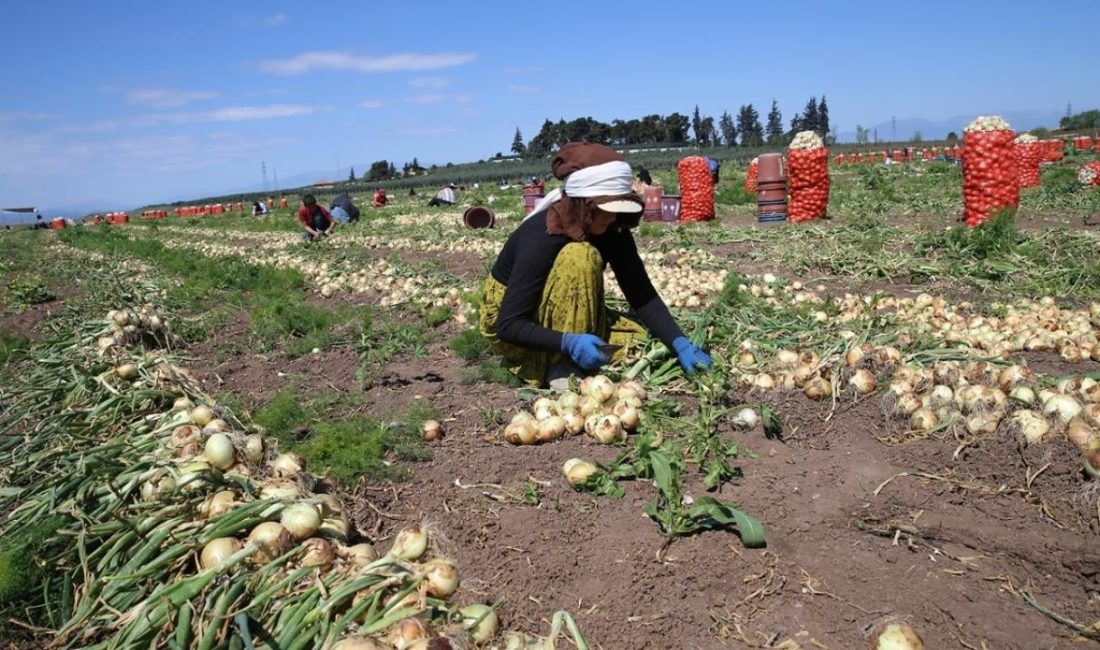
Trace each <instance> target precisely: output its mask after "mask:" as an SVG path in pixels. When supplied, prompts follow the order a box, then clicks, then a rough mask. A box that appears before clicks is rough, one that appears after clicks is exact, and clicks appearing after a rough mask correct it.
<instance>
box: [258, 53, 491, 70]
mask: <svg viewBox="0 0 1100 650" xmlns="http://www.w3.org/2000/svg"><path fill="white" fill-rule="evenodd" d="M476 58H477V56H476V55H474V54H458V53H452V54H418V53H414V52H410V53H405V54H391V55H388V56H357V55H354V54H347V53H344V52H332V51H316V52H303V53H301V54H299V55H297V56H293V57H291V58H289V59H268V60H266V61H261V62H260V70H262V71H264V72H270V73H271V74H281V75H299V74H305V73H307V72H310V71H312V70H352V71H355V72H364V73H370V72H395V71H400V70H435V69H438V68H450V67H453V66H456V65H464V64H466V63H470V62H471V61H473V60H474V59H476Z"/></svg>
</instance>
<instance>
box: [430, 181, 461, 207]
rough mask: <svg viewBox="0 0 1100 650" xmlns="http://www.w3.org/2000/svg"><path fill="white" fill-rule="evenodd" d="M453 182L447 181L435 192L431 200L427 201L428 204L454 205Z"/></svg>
mask: <svg viewBox="0 0 1100 650" xmlns="http://www.w3.org/2000/svg"><path fill="white" fill-rule="evenodd" d="M455 201H456V199H455V184H454V183H448V184H447V185H444V186H443V189H441V190H439V192H437V193H436V195H435V197H434V198H432V200H431V201H428V205H431V206H437V205H454V204H455Z"/></svg>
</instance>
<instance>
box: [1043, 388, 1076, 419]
mask: <svg viewBox="0 0 1100 650" xmlns="http://www.w3.org/2000/svg"><path fill="white" fill-rule="evenodd" d="M1080 412H1081V404H1080V402H1078V401H1077V400H1075V399H1073V398H1072V397H1070V396H1069V395H1059V394H1055V395H1052V396H1051V397H1050V399H1048V400H1047V401H1046V402H1044V403H1043V415H1046V416H1047V417H1052V418H1054V421H1055V423H1056V424H1059V425H1064V424H1066V423H1068V422H1069V421H1070V420H1072V419H1073V418H1075V417H1076V416H1077V414H1078V413H1080Z"/></svg>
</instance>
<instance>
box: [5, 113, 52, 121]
mask: <svg viewBox="0 0 1100 650" xmlns="http://www.w3.org/2000/svg"><path fill="white" fill-rule="evenodd" d="M52 117H53V115H51V114H50V113H35V112H32V111H8V112H0V122H22V121H32V120H48V119H50V118H52Z"/></svg>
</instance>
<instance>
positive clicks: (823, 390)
mask: <svg viewBox="0 0 1100 650" xmlns="http://www.w3.org/2000/svg"><path fill="white" fill-rule="evenodd" d="M802 392H803V393H805V394H806V397H809V398H810V399H813V400H821V399H825V398H827V397H829V396H830V395H832V394H833V385H832V384H831V383H829V381H828V380H827V379H825V378H824V377H821V376H815V377H813V378H812V379H810V380H809V381H807V382H806V386H805V387H804V388H803V389H802Z"/></svg>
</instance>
